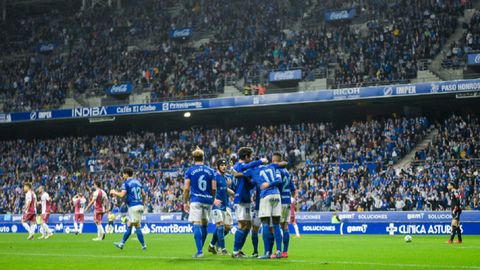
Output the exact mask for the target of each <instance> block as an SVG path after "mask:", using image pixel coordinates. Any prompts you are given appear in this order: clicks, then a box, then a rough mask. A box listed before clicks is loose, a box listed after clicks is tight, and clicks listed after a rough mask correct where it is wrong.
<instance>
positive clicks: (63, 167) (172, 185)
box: [0, 116, 480, 213]
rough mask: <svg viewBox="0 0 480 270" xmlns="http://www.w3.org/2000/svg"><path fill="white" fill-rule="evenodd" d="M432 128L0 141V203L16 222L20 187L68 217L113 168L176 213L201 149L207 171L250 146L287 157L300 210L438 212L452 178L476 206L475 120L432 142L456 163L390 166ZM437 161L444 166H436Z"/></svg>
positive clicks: (158, 207) (411, 125) (428, 156)
mask: <svg viewBox="0 0 480 270" xmlns="http://www.w3.org/2000/svg"><path fill="white" fill-rule="evenodd" d="M461 119H465V120H461ZM467 121H468V122H467ZM429 125H430V123H429V121H428V120H427V119H426V118H425V117H419V118H410V119H408V118H398V119H385V120H371V121H366V122H354V123H352V124H350V125H347V126H345V127H344V128H341V129H336V128H335V127H334V124H332V123H308V124H307V123H305V124H297V125H277V126H257V127H255V129H254V130H246V129H244V128H235V129H229V130H223V129H203V128H194V129H191V130H184V131H172V132H167V133H148V132H146V133H130V134H127V135H124V136H96V137H68V138H57V139H51V140H32V141H25V140H14V141H3V142H1V143H0V149H1V151H2V153H4V158H3V159H2V163H1V174H2V175H4V177H3V178H2V179H1V180H0V184H1V187H2V192H1V193H0V203H1V204H2V205H5V206H6V207H5V209H7V210H8V211H12V212H14V213H18V212H19V211H20V206H21V205H22V204H21V200H22V198H23V196H22V194H21V187H20V185H19V184H20V183H22V182H23V181H26V180H34V181H35V183H36V185H46V186H47V188H48V189H49V191H50V193H51V194H52V197H53V198H54V202H55V203H54V211H55V212H59V213H63V212H69V211H71V210H72V205H71V204H70V203H69V200H70V199H71V197H72V196H73V195H74V194H75V193H76V192H83V193H86V194H89V192H90V189H89V188H88V187H90V186H91V185H92V183H93V181H94V180H101V181H102V182H103V183H104V185H105V187H106V188H107V189H109V188H111V187H114V186H117V185H118V183H119V179H118V178H119V175H118V173H116V172H117V171H118V168H121V167H123V166H132V167H134V168H135V169H136V170H138V177H139V178H140V179H141V180H142V182H143V184H144V185H145V186H146V187H147V188H148V192H147V194H148V202H149V204H148V207H149V211H150V212H157V213H158V212H175V211H181V209H182V204H181V198H182V190H181V185H182V183H183V181H182V179H183V178H182V175H183V169H184V168H185V167H188V166H189V164H190V162H191V161H190V159H189V157H188V156H189V153H190V150H191V149H192V148H193V147H194V146H195V145H199V146H201V147H202V148H203V149H204V150H205V152H206V157H207V159H208V163H210V164H212V163H214V162H215V160H216V159H218V158H220V157H226V158H229V159H235V151H236V150H237V149H238V148H239V147H240V146H243V145H248V146H251V147H253V148H254V149H256V154H257V155H259V156H264V155H265V156H269V155H271V154H272V153H273V151H281V152H282V153H284V155H285V158H286V159H287V160H288V161H289V163H290V165H291V167H290V171H291V173H292V175H293V179H294V182H295V184H296V186H297V188H298V190H299V198H300V199H299V208H300V210H301V211H333V210H337V211H342V210H343V211H348V210H350V211H361V210H395V209H396V210H442V209H445V207H446V205H448V198H447V197H446V196H445V188H446V187H445V185H446V183H447V182H448V179H450V178H452V177H455V175H458V170H463V171H465V172H466V174H465V175H468V176H469V177H467V178H465V179H464V180H462V181H461V188H462V196H464V197H465V200H464V202H465V204H466V206H469V205H474V204H475V202H476V201H475V200H476V199H475V198H477V197H478V190H474V188H473V187H474V182H475V181H479V180H480V178H479V177H478V176H474V175H473V170H471V169H472V168H474V166H473V165H474V162H477V159H478V143H477V140H476V139H475V138H476V137H478V135H477V134H478V132H475V131H476V130H478V118H476V117H475V116H466V118H460V117H458V116H452V117H450V118H449V119H447V120H445V122H444V123H443V124H441V125H442V126H441V129H442V130H443V129H445V130H444V131H442V133H441V134H445V136H448V137H447V138H444V137H441V135H439V136H440V137H438V138H436V139H435V140H441V141H443V142H445V145H448V146H449V147H448V149H449V150H448V151H445V150H441V152H442V153H444V152H448V153H450V152H451V151H455V153H457V154H452V155H443V154H437V151H433V150H431V149H430V148H431V147H429V148H427V149H426V150H425V151H423V153H424V154H421V153H417V156H418V157H417V160H418V162H417V163H415V164H413V165H412V166H411V167H409V168H406V169H405V170H402V171H398V170H395V169H394V167H393V166H392V165H394V164H395V162H396V161H398V160H399V159H401V158H402V157H404V156H405V155H406V154H407V153H408V152H410V151H412V149H413V147H414V146H415V145H416V144H417V143H418V142H419V141H421V140H422V138H423V137H424V136H425V134H426V131H427V129H428V128H429ZM447 134H448V135H447ZM469 143H470V144H469ZM466 145H468V147H467V146H466ZM441 149H443V148H441ZM438 151H440V150H438ZM309 153H315V154H309ZM319 156H322V157H324V158H319ZM436 156H442V157H445V158H444V159H442V160H439V161H435V162H433V161H434V160H435V158H434V157H436ZM451 160H454V161H451ZM422 161H428V162H422ZM455 172H457V173H455ZM462 175H463V174H462ZM113 204H114V207H116V208H117V210H118V209H119V208H120V207H121V205H120V203H118V202H117V201H114V202H113Z"/></svg>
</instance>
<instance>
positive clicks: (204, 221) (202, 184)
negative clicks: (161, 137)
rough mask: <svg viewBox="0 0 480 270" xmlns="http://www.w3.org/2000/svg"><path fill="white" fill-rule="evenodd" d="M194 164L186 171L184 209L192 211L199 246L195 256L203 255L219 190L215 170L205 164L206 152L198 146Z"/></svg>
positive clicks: (193, 154)
mask: <svg viewBox="0 0 480 270" xmlns="http://www.w3.org/2000/svg"><path fill="white" fill-rule="evenodd" d="M192 156H193V160H194V165H193V166H192V167H190V168H189V169H188V170H187V172H186V173H185V186H184V210H185V212H190V215H189V217H188V220H189V221H190V222H192V223H193V237H194V239H195V244H196V246H197V252H196V253H195V255H194V256H193V257H194V258H200V257H203V245H204V244H205V240H206V239H207V225H208V217H209V216H210V212H211V211H212V205H213V201H214V198H215V196H216V191H217V182H216V180H215V171H214V170H213V169H211V168H210V167H208V166H206V165H204V164H203V157H204V153H203V151H202V150H201V149H200V148H198V147H197V148H196V149H195V150H194V151H193V153H192Z"/></svg>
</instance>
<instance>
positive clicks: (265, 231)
mask: <svg viewBox="0 0 480 270" xmlns="http://www.w3.org/2000/svg"><path fill="white" fill-rule="evenodd" d="M270 234H271V233H270V226H269V225H268V223H263V224H262V238H263V246H264V247H265V252H264V254H267V252H269V249H270V246H271V245H273V243H271V240H270Z"/></svg>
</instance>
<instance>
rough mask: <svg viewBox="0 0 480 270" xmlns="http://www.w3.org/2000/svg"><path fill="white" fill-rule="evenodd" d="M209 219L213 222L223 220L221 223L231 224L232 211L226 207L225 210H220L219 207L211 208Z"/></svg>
mask: <svg viewBox="0 0 480 270" xmlns="http://www.w3.org/2000/svg"><path fill="white" fill-rule="evenodd" d="M211 219H212V222H213V223H215V224H217V223H219V222H223V224H225V225H232V224H233V219H232V213H231V211H230V208H228V207H227V209H226V210H225V211H222V210H220V209H215V210H212V216H211Z"/></svg>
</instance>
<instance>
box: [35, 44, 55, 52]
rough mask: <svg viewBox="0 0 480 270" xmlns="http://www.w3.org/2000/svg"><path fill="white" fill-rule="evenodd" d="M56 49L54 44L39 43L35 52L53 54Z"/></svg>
mask: <svg viewBox="0 0 480 270" xmlns="http://www.w3.org/2000/svg"><path fill="white" fill-rule="evenodd" d="M56 48H57V44H55V43H52V42H50V43H39V44H38V45H37V52H39V53H47V52H53V51H54V50H55V49H56Z"/></svg>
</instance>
